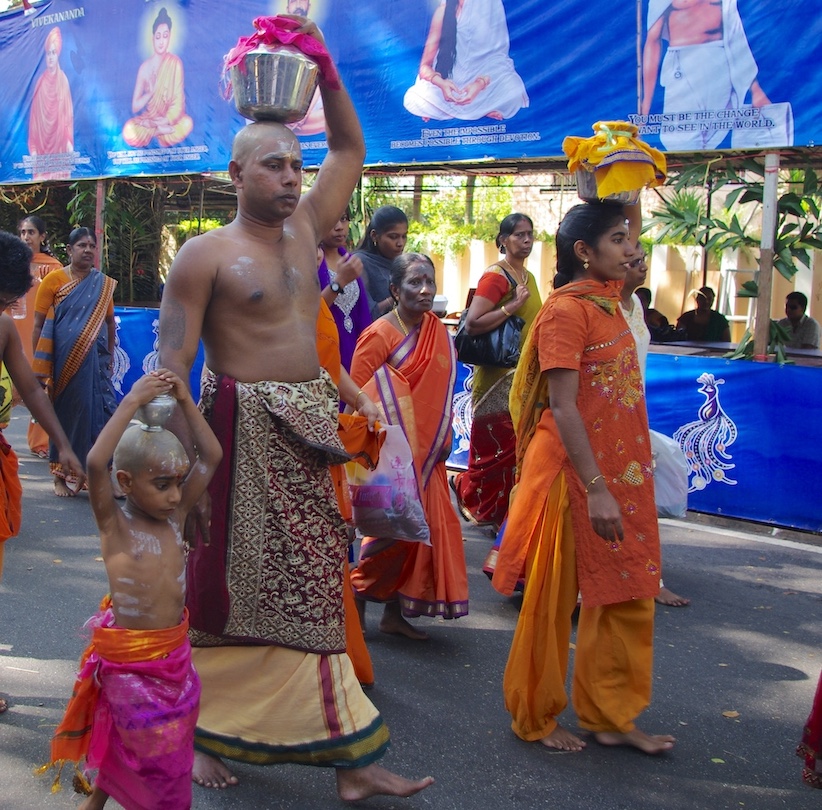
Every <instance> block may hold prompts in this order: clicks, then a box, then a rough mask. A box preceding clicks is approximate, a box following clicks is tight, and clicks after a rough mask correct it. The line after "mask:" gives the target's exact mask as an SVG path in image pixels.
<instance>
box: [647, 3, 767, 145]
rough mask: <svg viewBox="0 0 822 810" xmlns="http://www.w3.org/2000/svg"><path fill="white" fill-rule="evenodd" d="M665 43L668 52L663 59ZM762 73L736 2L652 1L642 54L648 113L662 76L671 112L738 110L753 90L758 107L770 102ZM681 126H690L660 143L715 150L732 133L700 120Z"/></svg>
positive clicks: (669, 132) (674, 131)
mask: <svg viewBox="0 0 822 810" xmlns="http://www.w3.org/2000/svg"><path fill="white" fill-rule="evenodd" d="M663 39H667V40H668V49H667V51H666V54H665V58H664V59H663V60H661V54H662V40H663ZM660 61H661V62H662V72H661V75H660ZM756 75H757V66H756V62H755V61H754V58H753V54H752V53H751V50H750V47H749V46H748V40H747V38H746V37H745V31H744V29H743V28H742V21H741V19H740V17H739V12H738V11H737V8H736V0H673V2H670V3H667V2H665V0H651V2H650V3H649V6H648V34H647V37H646V39H645V47H644V49H643V53H642V85H643V87H642V101H641V104H640V112H641V113H642V115H648V114H649V113H650V111H651V104H652V102H653V98H654V93H655V91H656V85H657V77H659V81H660V84H662V86H663V87H665V100H664V112H665V113H677V112H682V113H686V112H690V113H698V112H709V111H718V110H724V109H736V108H739V107H741V106H742V105H743V104H744V103H745V97H746V96H747V94H748V92H749V91H750V95H751V103H752V104H753V106H754V107H762V106H764V105H765V104H770V100H769V99H768V97H767V96H766V95H765V93H764V92H763V90H762V88H761V87H760V85H759V82H758V81H757V80H756ZM680 126H682V127H685V128H684V129H676V128H674V124H672V125H671V127H670V128H669V129H668V130H666V129H665V126H664V125H663V129H662V133H661V135H660V140H661V141H662V143H663V144H664V145H665V147H666V149H677V150H686V149H715V148H716V147H717V146H719V144H720V143H721V142H722V141H723V140H724V139H725V137H726V136H727V133H728V130H727V129H723V128H717V127H714V126H711V125H710V124H707V123H706V124H704V125H703V126H702V127H700V126H698V122H696V121H689V122H687V123H686V124H681V125H680Z"/></svg>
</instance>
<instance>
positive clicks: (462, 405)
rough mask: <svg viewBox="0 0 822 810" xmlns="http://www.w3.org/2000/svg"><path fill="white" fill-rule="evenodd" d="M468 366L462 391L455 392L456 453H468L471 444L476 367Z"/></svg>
mask: <svg viewBox="0 0 822 810" xmlns="http://www.w3.org/2000/svg"><path fill="white" fill-rule="evenodd" d="M468 368H469V369H470V371H469V372H468V376H467V377H466V378H465V380H464V381H463V384H462V391H455V392H454V421H453V429H454V442H453V448H454V449H453V452H454V453H467V452H468V449H469V447H470V446H471V423H472V421H473V412H474V409H473V405H472V403H471V391H472V390H473V387H474V367H473V366H469V367H468Z"/></svg>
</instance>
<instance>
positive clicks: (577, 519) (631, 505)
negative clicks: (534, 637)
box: [493, 281, 660, 607]
mask: <svg viewBox="0 0 822 810" xmlns="http://www.w3.org/2000/svg"><path fill="white" fill-rule="evenodd" d="M619 287H620V285H619V283H613V282H612V283H601V282H592V281H581V282H575V283H572V284H568V285H566V286H565V287H562V288H560V289H559V290H557V291H556V292H554V293H553V294H552V295H551V297H550V298H549V300H548V302H547V303H546V304H545V306H544V307H543V308H542V310H541V311H540V313H539V315H538V316H537V318H536V321H535V323H534V326H533V329H532V332H531V334H530V335H529V340H528V343H527V344H526V347H525V349H524V352H523V357H522V359H521V360H520V363H521V364H523V363H524V364H525V366H523V369H518V371H517V379H515V382H514V388H513V389H512V392H511V404H512V416H514V419H515V424H516V425H517V441H518V444H519V445H520V446H518V458H519V459H520V460H521V474H520V481H519V484H518V487H517V489H516V492H515V496H514V499H513V504H512V507H511V511H510V513H509V517H508V525H507V528H506V532H505V542H504V543H503V544H502V548H501V549H500V558H499V562H498V564H497V569H496V572H495V574H494V580H493V581H494V587H496V588H497V589H498V590H500V591H502V592H503V593H511V592H512V591H513V588H514V586H515V584H516V581H517V578H518V577H520V576H521V575H522V570H523V565H524V562H525V557H526V555H527V553H528V541H529V538H531V537H533V536H537V535H538V533H539V532H538V526H539V525H540V524H541V522H542V521H543V520H544V519H545V515H544V514H543V512H544V505H545V501H546V498H547V493H548V492H549V490H550V488H551V485H552V483H553V482H554V479H555V478H556V477H557V475H558V474H559V473H560V471H562V472H564V473H565V476H566V480H567V482H568V489H569V495H570V501H571V516H572V522H573V529H574V541H575V546H576V559H577V577H578V580H579V586H580V591H581V592H582V598H583V602H584V603H585V605H586V606H588V607H595V606H597V605H608V604H615V603H617V602H625V601H628V600H631V599H645V598H649V597H653V596H655V595H656V594H657V593H658V592H659V567H660V556H659V530H658V526H657V515H656V505H655V503H654V488H653V480H652V475H653V470H652V461H651V446H650V440H649V436H648V417H647V414H646V410H645V396H644V393H643V387H642V378H641V376H640V371H639V363H638V360H637V353H636V346H635V344H634V340H633V337H632V336H631V331H630V329H629V328H628V325H627V324H626V322H625V319H624V318H623V317H622V314H621V313H620V311H619V307H618V306H617V302H618V299H619ZM529 363H530V364H531V367H532V370H531V373H528V371H529V366H528V364H529ZM555 368H563V369H574V370H578V371H579V393H578V395H577V407H578V409H579V412H580V415H581V417H582V420H583V423H584V424H585V427H586V431H587V434H588V439H589V441H590V443H591V447H592V449H593V451H594V454H595V456H596V459H597V464H598V465H599V469H600V470H601V472H602V474H603V476H604V477H605V480H606V482H607V485H608V490H609V491H610V493H611V494H612V495H613V496H614V498H615V499H616V500H617V502H618V503H619V507H620V510H621V512H622V522H623V527H624V531H625V538H624V540H623V541H622V542H618V541H607V540H604V539H603V538H602V537H600V536H599V535H598V534H596V532H594V530H593V527H592V526H591V521H590V519H589V517H588V502H587V497H586V494H585V484H587V483H588V482H587V481H586V482H582V481H580V480H579V476H578V475H577V474H576V471H575V470H574V468H573V466H572V465H571V462H570V461H569V459H568V456H567V454H566V452H565V447H564V446H563V444H562V440H561V439H560V436H559V431H558V429H557V425H556V422H555V420H554V416H553V414H552V413H551V410H550V408H549V407H547V405H548V399H547V396H548V390H547V381H546V376H547V375H546V374H545V372H547V371H549V370H550V369H555ZM521 372H522V373H521ZM515 404H517V407H515ZM529 420H530V423H531V424H530V425H529ZM529 428H530V430H529ZM523 444H526V445H527V451H525V450H524V447H523V446H522V445H523ZM523 452H524V458H523V457H522V453H523Z"/></svg>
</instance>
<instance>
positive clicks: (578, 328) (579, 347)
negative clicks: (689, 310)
mask: <svg viewBox="0 0 822 810" xmlns="http://www.w3.org/2000/svg"><path fill="white" fill-rule="evenodd" d="M637 235H638V234H637ZM556 244H557V269H558V273H557V277H556V279H555V281H554V286H555V291H554V293H552V295H551V296H550V297H549V298H548V300H547V302H546V303H545V305H544V306H543V307H542V309H541V310H540V313H539V315H537V318H536V320H535V322H534V326H533V327H532V329H531V332H530V334H529V335H528V339H527V340H526V344H525V347H524V349H523V352H522V355H521V357H520V361H519V365H518V366H517V372H516V374H515V377H514V383H513V386H512V389H511V399H510V406H511V416H512V418H513V421H514V426H515V429H516V432H517V473H518V484H517V486H516V487H515V490H514V493H513V495H512V499H511V508H510V511H509V513H508V523H507V528H506V537H505V542H504V543H503V544H502V547H501V548H500V555H499V559H498V561H497V567H496V570H495V572H494V578H493V584H494V587H496V588H497V590H499V591H501V592H502V593H506V594H510V593H511V592H512V590H513V589H514V587H515V585H516V582H517V579H518V578H519V577H520V575H521V572H522V570H523V566H524V568H525V592H524V597H523V602H522V610H521V611H520V615H519V620H518V621H517V628H516V631H515V633H514V640H513V643H512V645H511V652H510V654H509V658H508V664H507V666H506V669H505V677H504V681H503V692H504V695H505V705H506V708H507V709H508V711H509V712H510V713H511V716H512V719H513V722H512V729H513V731H514V733H515V734H516V735H517V736H518V737H520V738H521V739H523V740H527V741H531V742H536V741H539V742H541V743H542V744H543V745H545V746H547V747H549V748H555V749H559V750H563V751H580V750H581V749H582V748H584V747H585V742H584V741H583V740H582V739H581V738H580V737H578V736H577V735H576V734H573V733H572V732H571V731H569V730H567V729H565V728H563V727H562V726H561V725H559V723H558V722H557V718H558V716H559V715H560V714H561V713H562V712H563V710H564V709H565V707H566V705H567V703H568V699H567V696H566V693H565V679H566V672H567V668H568V656H569V653H568V651H569V641H570V635H571V616H572V614H573V612H574V610H575V608H576V605H577V594H578V592H581V593H582V605H581V608H580V615H579V626H578V631H577V641H576V653H575V660H574V676H573V693H572V699H573V704H574V709H575V710H576V714H577V717H578V719H579V724H580V725H581V726H582V727H583V728H585V729H587V730H588V731H590V732H592V733H593V735H594V738H595V739H596V740H597V742H599V743H600V744H602V745H630V746H634V747H636V748H638V749H640V750H641V751H644V752H645V753H648V754H659V753H662V752H664V751H668V750H669V749H671V748H672V747H673V743H674V739H673V737H669V736H667V735H651V734H646V733H645V732H643V731H640V730H639V729H638V728H637V727H636V725H635V723H634V720H635V719H636V717H637V716H638V715H639V714H640V712H642V711H643V710H644V709H645V708H646V707H647V706H648V704H649V702H650V698H651V683H652V661H653V634H654V597H655V596H656V595H657V594H658V592H659V568H660V558H659V530H658V527H657V516H656V504H655V502H654V488H653V480H652V475H653V472H652V462H651V447H650V437H649V433H648V417H647V414H646V410H645V396H644V390H643V385H642V377H641V376H640V371H639V362H638V360H637V352H636V344H635V343H634V339H633V337H632V335H631V330H630V328H629V327H628V325H627V323H626V322H625V319H624V317H623V316H622V313H621V311H620V309H619V298H620V291H621V288H622V283H623V280H624V278H625V273H626V270H627V264H628V263H629V262H630V261H631V259H632V258H633V256H634V246H633V245H634V244H635V241H632V240H631V237H630V234H629V225H628V220H627V218H626V214H625V212H624V211H623V209H622V207H621V206H615V205H613V204H606V203H600V204H588V203H586V204H584V205H577V206H575V207H574V208H572V209H571V210H570V211H569V212H568V213H567V214H566V216H565V218H564V219H563V220H562V222H561V223H560V226H559V231H558V232H557V242H556Z"/></svg>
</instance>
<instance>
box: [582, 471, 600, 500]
mask: <svg viewBox="0 0 822 810" xmlns="http://www.w3.org/2000/svg"><path fill="white" fill-rule="evenodd" d="M600 478H601V479H602V480H603V481H604V480H605V476H604V475H602V474H600V475H595V476H594V477H593V478H592V479H591V480H590V481H589V482H588V486H587V487H585V494H586V495H587V494H588V492H589V491H590V489H591V487H592V486H593V485H594V484H596V482H597V481H599V479H600Z"/></svg>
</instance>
